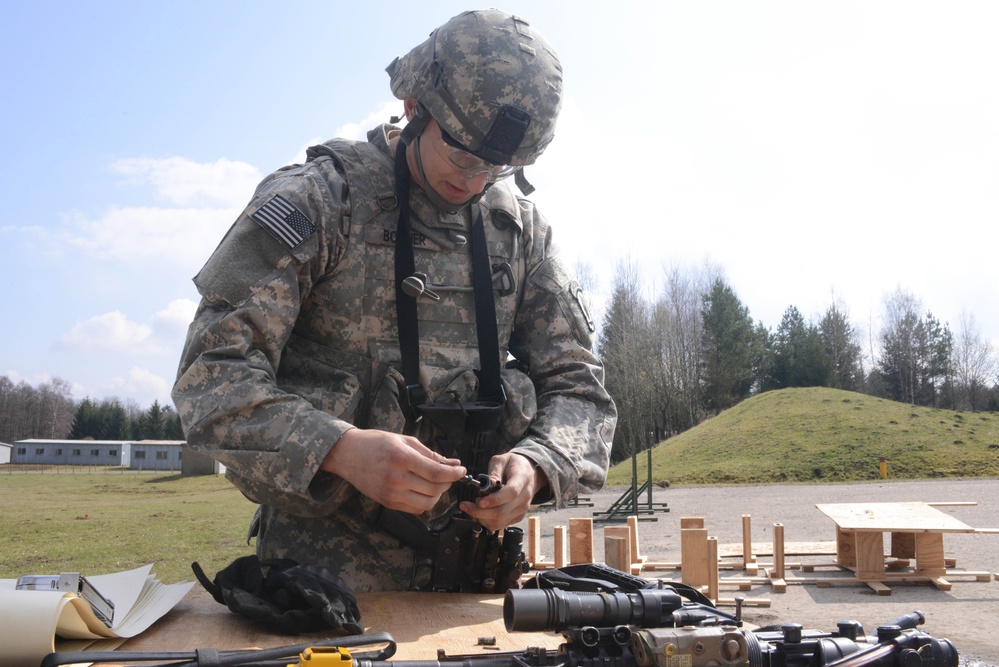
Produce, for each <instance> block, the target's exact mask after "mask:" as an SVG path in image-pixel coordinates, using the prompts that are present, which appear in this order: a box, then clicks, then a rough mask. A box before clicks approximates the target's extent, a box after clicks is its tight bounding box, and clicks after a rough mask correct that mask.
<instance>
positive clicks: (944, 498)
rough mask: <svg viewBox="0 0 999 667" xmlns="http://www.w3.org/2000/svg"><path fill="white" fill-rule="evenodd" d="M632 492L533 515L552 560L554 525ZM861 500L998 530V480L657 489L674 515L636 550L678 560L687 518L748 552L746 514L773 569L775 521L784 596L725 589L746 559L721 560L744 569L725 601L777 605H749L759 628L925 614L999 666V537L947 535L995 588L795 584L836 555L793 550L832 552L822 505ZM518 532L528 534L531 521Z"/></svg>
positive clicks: (763, 559) (953, 554)
mask: <svg viewBox="0 0 999 667" xmlns="http://www.w3.org/2000/svg"><path fill="white" fill-rule="evenodd" d="M625 491H626V489H622V488H613V489H605V490H603V491H600V492H599V493H595V494H592V495H590V496H588V497H587V498H588V500H589V501H590V502H592V503H593V506H592V507H589V506H582V505H580V506H576V507H570V508H566V509H563V510H548V511H544V510H542V511H539V512H538V513H537V514H534V516H539V517H540V519H541V533H542V534H541V553H542V555H543V557H544V558H545V560H548V561H551V560H552V558H553V547H554V529H555V527H556V526H562V525H568V519H569V518H570V517H593V516H594V512H598V511H604V510H606V509H607V508H608V507H610V505H611V504H612V503H613V502H614V501H615V500H617V499H618V498H619V497H620V496H621V494H622V493H624V492H625ZM640 502H643V503H647V502H648V501H647V497H646V496H644V495H643V496H642V498H641V500H640ZM858 502H929V503H954V502H966V503H967V502H973V503H976V504H974V505H960V506H957V505H955V506H949V507H948V506H940V507H938V509H940V511H942V512H945V513H947V514H950V515H952V516H954V517H955V518H957V519H959V520H960V521H962V522H964V523H965V524H967V525H969V526H971V527H973V528H979V529H982V528H992V529H997V528H999V480H994V479H986V480H982V479H969V480H956V481H955V480H945V481H916V482H910V481H891V480H881V481H877V482H866V483H859V484H822V485H791V484H788V485H780V486H716V487H696V488H669V489H657V490H655V491H654V493H653V495H652V503H653V507H654V506H655V505H656V504H658V503H666V504H667V505H668V507H669V512H658V513H654V514H643V515H642V516H644V517H646V518H650V517H654V518H655V520H654V521H653V520H643V521H640V522H639V524H638V536H639V548H640V550H641V554H642V555H643V556H645V558H646V560H647V562H651V563H675V562H679V560H680V519H681V518H683V517H703V518H704V521H705V527H706V528H707V529H708V534H709V535H710V536H713V537H716V538H717V540H718V545H719V553H720V554H723V555H724V554H725V553H726V552H730V553H736V554H741V553H742V525H743V520H742V516H743V515H745V514H748V515H749V516H750V517H751V519H750V520H751V524H752V541H753V543H754V549H753V550H754V553H756V554H757V555H758V561H759V563H760V564H761V565H764V566H766V565H768V564H772V562H773V559H772V556H770V555H769V554H770V552H771V551H772V548H771V545H772V544H773V527H774V524H781V525H782V526H783V527H784V542H785V551H787V552H788V555H787V556H786V557H785V564H786V566H787V569H786V572H785V580H786V581H787V583H788V585H787V588H786V592H783V593H780V592H776V591H775V590H774V588H773V587H772V586H771V585H769V584H768V583H765V582H764V583H759V584H754V585H753V586H752V588H751V589H750V590H748V591H738V590H737V589H735V588H734V587H725V585H724V580H725V578H726V577H735V576H738V577H743V578H745V577H746V576H747V575H746V573H745V571H743V570H742V569H741V562H742V561H741V558H732V559H725V558H723V562H724V563H731V564H734V565H737V566H739V569H735V570H727V569H723V570H722V571H721V574H720V577H721V581H722V582H723V583H722V589H721V592H720V597H721V598H723V599H724V598H734V597H736V596H742V597H745V598H746V599H747V600H754V599H758V600H769V601H770V604H769V606H759V607H758V606H747V607H746V608H745V609H744V612H743V618H744V619H745V620H746V622H748V623H752V624H754V625H757V626H763V625H772V624H780V623H787V622H794V623H800V624H801V625H803V626H804V627H805V628H813V629H817V630H826V631H831V630H835V628H836V623H837V622H838V621H841V620H857V621H860V622H861V623H862V624H863V626H864V628H865V630H867V631H868V632H869V633H870V632H873V631H874V629H876V628H877V626H878V625H880V624H883V623H886V622H888V621H890V620H892V619H895V618H898V617H900V616H902V615H904V614H908V613H910V612H912V611H915V610H919V611H921V612H922V613H923V614H925V616H926V623H925V625H923V626H922V629H923V630H925V631H926V632H929V633H930V634H931V635H933V636H935V637H937V638H946V639H949V640H950V641H951V642H953V644H954V646H955V647H957V649H958V651H959V652H960V654H961V662H962V665H967V666H969V667H971V666H978V665H982V666H984V665H990V666H993V667H997V666H999V582H997V580H996V578H995V575H996V574H997V573H999V555H997V554H999V534H959V533H955V534H947V535H945V537H944V549H945V557H946V558H948V559H955V560H956V563H955V567H954V568H953V571H955V572H960V571H965V572H976V571H982V572H988V573H992V574H993V577H992V580H991V581H989V582H983V581H975V580H974V578H972V577H967V576H965V577H958V576H956V575H954V576H952V577H951V579H950V581H951V583H952V584H953V585H952V588H951V590H949V591H944V590H939V589H938V588H936V587H934V586H932V585H929V584H892V585H891V594H890V595H878V594H877V593H875V592H874V591H873V590H872V589H871V588H869V587H868V586H866V585H864V584H847V585H836V586H830V587H819V586H817V585H815V584H808V583H795V579H796V578H798V577H807V576H814V575H813V574H811V573H807V572H803V571H802V570H800V569H797V567H794V568H793V569H792V566H796V565H797V564H805V565H807V564H809V563H820V562H824V563H829V562H830V561H831V560H832V558H833V556H830V555H818V556H816V555H791V553H790V552H791V551H793V550H795V548H796V547H797V546H799V545H803V544H814V543H825V544H826V546H827V547H830V548H832V543H833V541H834V539H835V529H834V524H833V522H832V520H831V519H829V518H828V517H827V516H826V515H824V514H823V513H821V512H820V511H819V510H817V509H816V507H815V505H816V504H821V503H858ZM521 525H522V527H524V528H525V530H526V528H527V521H526V520H525V521H524V523H522V524H521ZM606 525H613V524H609V523H603V522H595V523H594V539H593V548H594V560H597V561H602V560H603V530H602V528H603V526H606ZM525 546H526V545H525ZM886 546H887V545H886ZM757 547H759V549H758V548H757ZM798 550H801V549H798ZM821 571H822V572H828V573H829V575H830V576H837V575H841V574H842V573H841V572H839V571H837V570H835V569H831V570H826V569H823V570H821ZM642 575H643V576H645V577H647V578H650V579H656V578H663V579H667V580H670V579H672V580H679V579H680V573H679V572H678V571H677V570H654V571H643V573H642ZM845 576H849V575H845Z"/></svg>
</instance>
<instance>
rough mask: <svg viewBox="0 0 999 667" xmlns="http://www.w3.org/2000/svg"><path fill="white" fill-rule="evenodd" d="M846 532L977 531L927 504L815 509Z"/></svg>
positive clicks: (820, 506) (836, 505)
mask: <svg viewBox="0 0 999 667" xmlns="http://www.w3.org/2000/svg"><path fill="white" fill-rule="evenodd" d="M815 507H816V508H818V510H819V511H820V512H822V513H823V514H825V515H826V516H828V517H829V518H830V519H832V520H833V521H834V522H835V523H836V525H837V526H839V527H840V528H843V529H844V530H855V531H872V532H896V531H898V532H909V533H926V532H944V533H973V532H975V529H974V528H972V527H971V526H969V525H967V524H965V523H964V522H963V521H961V520H959V519H957V518H955V517H952V516H951V515H949V514H945V513H943V512H941V511H940V510H938V509H936V508H934V507H931V506H929V505H927V504H926V503H832V504H818V505H816V506H815Z"/></svg>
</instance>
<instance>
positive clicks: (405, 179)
mask: <svg viewBox="0 0 999 667" xmlns="http://www.w3.org/2000/svg"><path fill="white" fill-rule="evenodd" d="M395 179H396V192H397V193H398V198H399V218H398V222H397V223H396V235H395V303H396V317H397V319H398V325H399V351H400V353H401V354H402V375H403V378H405V380H406V390H407V393H408V400H409V408H408V409H409V413H410V418H411V419H412V420H413V421H419V419H420V414H419V410H418V406H420V405H422V404H423V403H424V402H426V398H427V396H426V391H425V390H424V389H423V386H422V385H421V384H420V326H419V320H418V316H417V308H416V299H417V297H413V296H410V295H408V294H406V293H405V292H404V291H403V289H402V283H403V281H404V280H405V279H406V278H408V277H410V276H412V275H413V274H414V273H415V272H416V262H415V260H414V258H413V240H412V237H411V235H410V231H409V189H410V176H409V166H408V165H407V163H406V144H405V142H403V141H400V142H399V146H398V148H397V149H396V154H395ZM472 287H473V295H474V297H475V329H476V335H477V338H478V347H479V364H480V366H481V368H480V370H479V395H478V400H479V401H491V402H496V403H499V404H500V405H502V404H503V403H504V402H505V400H506V395H505V394H504V392H503V386H502V383H501V382H500V356H499V333H498V327H497V325H496V301H495V296H494V295H493V279H492V269H491V267H490V264H489V248H488V246H487V245H486V231H485V225H484V223H483V220H482V208H481V206H476V215H475V221H474V222H473V223H472Z"/></svg>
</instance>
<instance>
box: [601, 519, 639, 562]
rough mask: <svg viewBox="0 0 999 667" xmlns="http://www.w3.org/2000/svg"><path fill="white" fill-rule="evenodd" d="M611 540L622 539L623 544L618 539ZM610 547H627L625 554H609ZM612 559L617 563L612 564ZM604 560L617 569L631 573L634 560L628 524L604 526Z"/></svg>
mask: <svg viewBox="0 0 999 667" xmlns="http://www.w3.org/2000/svg"><path fill="white" fill-rule="evenodd" d="M609 540H620V541H621V543H623V546H622V545H621V544H620V543H618V542H617V541H614V542H609ZM608 545H610V546H608ZM608 548H613V549H618V548H620V549H627V552H626V553H625V554H620V555H619V554H613V555H611V554H608V552H607V550H608ZM611 559H613V560H614V563H615V564H613V565H612V564H611ZM604 562H605V563H606V564H607V565H610V566H611V567H613V568H614V569H616V570H621V571H622V572H628V573H631V566H632V563H633V561H632V560H631V530H630V529H629V528H628V526H605V527H604Z"/></svg>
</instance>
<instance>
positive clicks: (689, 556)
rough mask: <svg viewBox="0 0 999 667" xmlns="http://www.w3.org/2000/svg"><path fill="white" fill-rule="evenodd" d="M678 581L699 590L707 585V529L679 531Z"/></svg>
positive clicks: (683, 529) (684, 529)
mask: <svg viewBox="0 0 999 667" xmlns="http://www.w3.org/2000/svg"><path fill="white" fill-rule="evenodd" d="M680 581H682V582H683V583H685V584H687V585H688V586H694V587H695V588H699V587H701V586H706V585H707V584H708V529H707V528H682V529H681V530H680Z"/></svg>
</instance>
